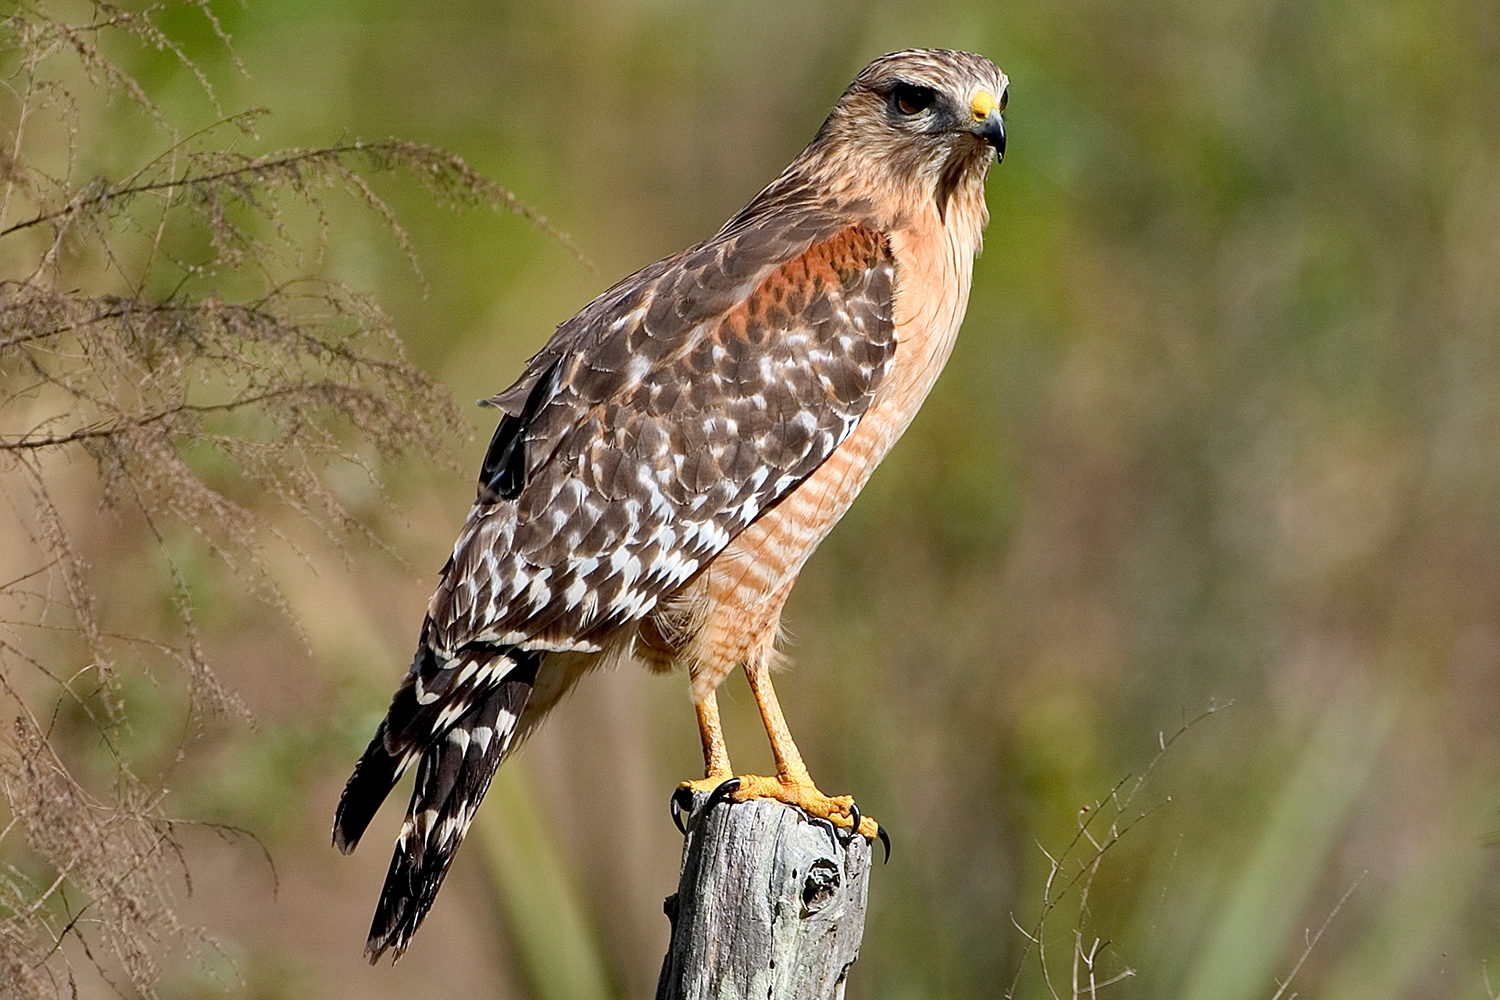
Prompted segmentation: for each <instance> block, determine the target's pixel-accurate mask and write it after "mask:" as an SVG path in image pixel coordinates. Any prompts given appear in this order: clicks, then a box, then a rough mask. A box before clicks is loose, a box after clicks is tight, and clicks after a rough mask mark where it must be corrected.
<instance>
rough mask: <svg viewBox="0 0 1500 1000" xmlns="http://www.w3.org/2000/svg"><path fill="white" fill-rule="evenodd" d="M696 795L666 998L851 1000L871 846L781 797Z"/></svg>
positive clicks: (660, 995)
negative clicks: (849, 983) (847, 999)
mask: <svg viewBox="0 0 1500 1000" xmlns="http://www.w3.org/2000/svg"><path fill="white" fill-rule="evenodd" d="M708 799H709V795H708V794H703V793H700V794H698V795H695V796H694V800H693V808H692V814H691V817H690V819H689V822H688V835H687V842H686V844H685V845H684V847H683V859H682V878H681V882H680V883H679V885H678V889H677V893H676V894H675V895H672V896H669V897H667V901H666V907H665V909H666V912H667V916H668V917H669V918H670V919H671V921H672V943H671V946H670V949H669V951H668V952H667V956H666V958H665V960H664V961H663V962H662V970H661V978H660V979H659V981H658V984H657V992H656V996H657V1000H710V998H711V1000H751V998H754V1000H793V998H796V1000H814V998H817V1000H822V998H828V997H842V996H843V995H844V982H845V978H846V977H847V976H848V973H849V967H850V966H851V965H853V964H854V960H855V959H856V958H857V957H858V956H859V944H860V940H861V938H862V937H863V935H864V923H865V904H866V894H867V892H868V889H869V879H870V843H869V841H867V840H865V838H863V837H860V836H854V837H844V836H841V835H840V834H839V833H836V832H835V831H834V829H833V827H832V826H831V825H829V824H827V823H823V822H818V821H809V820H808V819H807V818H806V817H805V816H804V815H803V814H802V813H800V812H799V811H797V810H795V809H793V808H791V807H789V806H785V805H782V804H781V803H779V802H773V801H769V800H765V799H756V800H752V801H749V802H729V801H720V802H719V803H717V804H716V805H715V806H714V808H713V809H712V810H711V811H709V812H708V813H707V814H705V812H704V804H705V803H706V802H707V801H708Z"/></svg>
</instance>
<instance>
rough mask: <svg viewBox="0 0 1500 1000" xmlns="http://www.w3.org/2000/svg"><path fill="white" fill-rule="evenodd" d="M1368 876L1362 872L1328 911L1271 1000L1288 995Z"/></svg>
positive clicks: (1366, 872) (1365, 872) (1277, 999)
mask: <svg viewBox="0 0 1500 1000" xmlns="http://www.w3.org/2000/svg"><path fill="white" fill-rule="evenodd" d="M1368 874H1370V873H1369V872H1368V871H1363V872H1360V873H1359V877H1358V878H1356V879H1355V880H1354V881H1353V883H1351V884H1350V886H1349V888H1347V889H1345V890H1344V894H1343V895H1342V896H1340V897H1339V901H1338V902H1337V903H1335V904H1334V905H1333V909H1332V910H1329V911H1328V916H1326V917H1324V918H1323V924H1322V926H1320V927H1319V928H1318V933H1316V934H1314V935H1313V936H1312V937H1310V938H1308V941H1307V947H1306V948H1303V949H1302V954H1301V955H1300V956H1298V958H1297V962H1296V964H1295V965H1293V966H1292V971H1291V972H1288V973H1287V974H1286V979H1285V981H1283V982H1281V983H1280V984H1278V988H1277V990H1276V992H1275V993H1273V994H1272V995H1271V1000H1281V998H1282V997H1283V996H1285V995H1286V991H1287V990H1289V989H1291V986H1292V980H1293V979H1295V978H1296V977H1297V973H1298V972H1299V971H1301V969H1302V963H1303V962H1306V961H1307V957H1308V956H1309V955H1311V954H1312V952H1313V948H1315V947H1317V944H1318V939H1319V938H1321V937H1322V936H1323V932H1324V931H1326V930H1328V926H1329V925H1330V924H1332V923H1333V918H1334V917H1336V916H1338V915H1339V911H1340V910H1342V909H1343V908H1344V904H1345V903H1347V902H1348V901H1349V897H1350V896H1352V895H1354V890H1355V889H1358V888H1359V884H1360V883H1361V882H1363V881H1364V880H1365V876H1366V875H1368ZM1292 996H1296V994H1295V993H1294V994H1292Z"/></svg>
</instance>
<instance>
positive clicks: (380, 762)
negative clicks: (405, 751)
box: [333, 720, 411, 854]
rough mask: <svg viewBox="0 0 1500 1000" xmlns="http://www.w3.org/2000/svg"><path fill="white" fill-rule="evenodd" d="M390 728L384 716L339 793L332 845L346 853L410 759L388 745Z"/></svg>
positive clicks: (357, 841) (357, 840) (349, 850)
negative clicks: (392, 751)
mask: <svg viewBox="0 0 1500 1000" xmlns="http://www.w3.org/2000/svg"><path fill="white" fill-rule="evenodd" d="M387 731H388V727H387V725H386V722H385V720H381V723H380V726H379V728H377V729H376V730H375V738H374V739H372V740H371V741H370V745H369V746H368V747H366V748H365V753H364V756H362V757H360V759H359V763H358V764H355V765H354V773H353V774H351V775H349V781H348V783H347V784H345V785H344V794H343V795H340V796H339V808H338V812H337V814H335V816H334V820H333V846H334V847H337V848H338V849H339V850H340V851H343V852H344V853H345V854H348V853H350V852H352V851H353V850H354V848H356V847H358V846H359V838H360V837H363V836H364V834H365V828H366V827H368V826H369V825H370V820H372V819H374V818H375V812H376V810H378V809H379V808H380V804H381V803H382V802H384V801H385V799H386V796H388V795H390V794H391V789H392V788H394V787H396V782H397V781H399V780H401V775H402V774H404V773H405V771H406V769H407V767H408V766H409V765H410V763H411V757H410V756H409V755H401V756H393V755H392V754H391V753H390V752H389V751H388V750H387V749H386V733H387Z"/></svg>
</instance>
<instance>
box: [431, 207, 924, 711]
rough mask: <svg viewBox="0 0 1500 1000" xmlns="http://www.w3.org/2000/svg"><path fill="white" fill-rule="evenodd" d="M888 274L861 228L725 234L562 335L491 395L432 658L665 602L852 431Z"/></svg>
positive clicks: (878, 349)
mask: <svg viewBox="0 0 1500 1000" xmlns="http://www.w3.org/2000/svg"><path fill="white" fill-rule="evenodd" d="M893 279H894V275H893V263H892V259H891V252H890V247H889V246H888V245H887V243H886V241H885V239H884V238H883V236H881V235H880V234H878V233H875V232H872V231H869V230H867V229H863V228H860V227H857V226H855V227H845V228H834V227H832V226H830V225H828V224H827V223H826V221H825V222H818V221H816V220H813V221H804V222H800V223H795V224H792V225H787V226H783V227H780V228H779V229H775V228H772V227H765V226H741V227H738V228H737V229H736V228H733V224H732V223H731V226H726V228H725V230H724V231H723V232H721V234H720V236H719V237H716V238H715V240H713V241H710V242H709V243H707V244H704V245H702V246H700V247H697V248H693V249H690V250H688V251H684V252H683V253H682V254H679V255H677V256H675V257H671V258H668V259H667V260H665V261H662V262H661V263H659V264H657V265H653V266H652V267H651V268H648V269H646V270H644V271H642V272H640V273H638V274H637V275H635V276H634V277H633V278H630V279H627V280H626V281H624V282H622V283H621V284H619V285H617V286H615V288H613V289H611V290H610V291H609V292H606V293H605V294H604V295H603V296H601V297H600V298H599V299H598V300H596V301H595V302H594V303H593V304H592V305H591V306H590V307H589V308H588V309H586V310H584V312H583V313H580V314H579V315H578V316H577V317H575V318H574V319H573V320H571V321H570V322H569V323H567V324H564V326H563V327H561V328H560V329H559V330H558V333H557V335H556V336H555V337H554V338H553V340H552V341H551V342H550V343H549V344H548V345H547V347H545V348H544V349H543V350H542V351H541V353H539V354H538V355H537V357H536V358H535V359H533V361H532V363H531V365H529V366H528V369H527V372H526V374H525V375H524V376H523V377H522V379H521V380H520V381H519V382H518V383H517V385H516V386H515V387H513V388H512V389H511V390H508V391H507V392H506V393H502V394H501V395H500V396H497V397H496V399H495V403H496V404H497V405H499V406H501V407H502V408H503V409H505V410H506V411H507V416H506V417H505V418H504V419H503V420H502V422H501V425H500V427H499V428H498V430H497V431H496V434H495V439H494V441H493V442H492V444H491V447H490V451H489V454H488V455H487V457H486V462H485V467H484V471H483V473H482V477H481V482H480V497H479V501H478V502H477V503H476V504H475V506H474V509H473V511H472V512H471V514H470V516H469V520H468V522H467V523H466V524H465V526H464V529H463V532H462V534H461V535H460V537H459V540H458V543H457V545H456V546H455V548H454V553H453V558H452V559H451V560H450V561H449V564H448V566H447V567H446V568H445V570H444V573H443V580H442V584H441V586H440V588H439V590H438V592H437V594H436V595H434V597H433V601H432V604H431V606H430V608H429V615H430V618H431V622H430V626H431V627H430V628H429V629H428V631H427V641H428V642H429V643H430V644H431V645H432V646H433V647H434V649H435V650H436V651H438V652H439V659H440V660H443V659H446V657H447V656H449V655H451V654H452V652H453V651H454V650H456V649H458V648H459V647H461V646H463V645H465V644H468V643H476V642H477V643H486V644H494V645H497V646H513V647H519V648H522V649H554V650H555V649H596V648H598V646H599V642H600V639H601V637H603V636H604V635H606V634H607V633H608V632H610V631H611V630H613V629H614V628H616V627H618V626H619V625H621V624H623V623H625V622H627V621H630V620H633V619H637V618H640V617H641V616H643V615H645V614H646V613H648V612H649V611H651V609H652V608H653V607H655V605H656V603H657V602H658V601H659V600H661V599H662V598H664V597H666V596H668V595H670V594H672V593H673V592H675V591H677V590H678V589H679V588H680V587H681V586H682V585H683V584H684V583H685V582H686V581H687V580H688V579H690V578H691V577H692V576H693V575H694V574H695V573H696V572H697V571H698V570H699V569H700V568H701V567H702V566H703V565H704V564H705V563H706V562H707V561H708V560H709V559H711V558H712V557H713V556H714V555H715V554H717V553H718V552H719V551H720V550H722V549H723V548H724V546H725V545H727V544H728V543H729V541H730V539H732V538H733V537H734V536H735V535H736V534H738V533H739V532H740V531H742V530H743V529H744V528H745V527H746V526H747V525H748V524H750V523H751V522H752V521H753V520H754V519H755V518H756V517H757V516H758V515H759V514H760V513H761V512H762V511H764V510H766V509H767V508H768V507H770V506H771V505H773V504H775V503H776V502H777V501H778V500H780V499H781V498H782V497H783V496H785V495H786V493H787V492H788V491H789V490H791V489H792V488H793V487H794V486H795V485H796V484H797V483H798V482H800V481H801V480H802V479H804V478H805V477H806V476H807V475H809V474H810V473H811V472H812V471H813V470H814V469H816V468H817V467H818V466H819V465H820V464H821V463H822V462H823V461H824V460H825V459H826V458H827V457H828V456H829V454H830V453H832V451H833V449H834V448H836V447H837V446H838V444H839V443H840V442H841V441H843V440H844V439H845V438H846V437H847V436H848V435H849V433H850V431H851V430H853V428H854V426H855V425H856V424H857V423H858V421H859V419H860V417H861V416H862V415H863V414H864V412H865V410H866V409H867V408H868V406H869V404H870V400H871V397H872V395H873V394H874V391H875V389H876V387H877V386H878V385H879V384H880V381H881V379H882V378H883V377H884V375H885V373H886V371H887V370H888V368H889V365H890V361H891V357H892V354H893V352H894V350H895V346H896V343H895V329H894V323H893V319H892V294H893ZM442 686H446V685H442ZM444 700H446V699H444Z"/></svg>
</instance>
